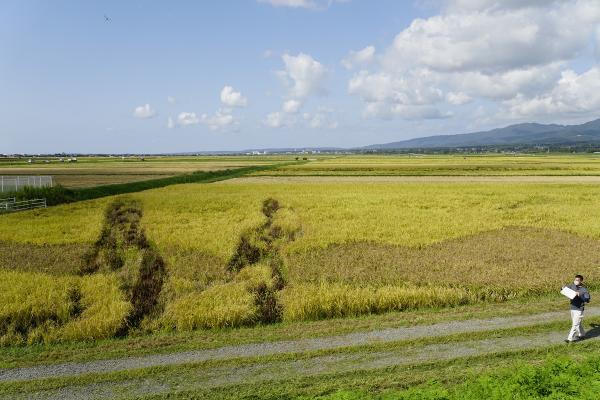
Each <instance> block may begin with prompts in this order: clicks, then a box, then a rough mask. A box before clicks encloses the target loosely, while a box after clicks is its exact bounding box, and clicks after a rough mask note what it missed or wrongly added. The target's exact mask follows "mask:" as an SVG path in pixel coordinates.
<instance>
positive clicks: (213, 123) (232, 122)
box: [202, 109, 238, 131]
mask: <svg viewBox="0 0 600 400" xmlns="http://www.w3.org/2000/svg"><path fill="white" fill-rule="evenodd" d="M202 122H203V123H204V124H205V125H206V126H208V128H209V129H210V130H211V131H216V130H223V129H226V128H229V127H233V126H237V124H238V122H237V120H236V119H235V118H234V116H233V115H232V114H231V109H219V110H217V112H216V113H215V114H214V115H211V116H209V115H206V114H202Z"/></svg>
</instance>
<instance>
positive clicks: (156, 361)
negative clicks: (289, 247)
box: [0, 307, 600, 382]
mask: <svg viewBox="0 0 600 400" xmlns="http://www.w3.org/2000/svg"><path fill="white" fill-rule="evenodd" d="M585 315H586V317H588V318H589V317H596V316H600V307H589V308H588V309H586V311H585ZM568 318H569V314H568V312H567V311H564V312H563V311H558V312H547V313H542V314H533V315H526V316H513V317H499V318H491V319H474V320H466V321H451V322H443V323H438V324H434V325H424V326H414V327H402V328H393V329H385V330H377V331H369V332H359V333H351V334H346V335H338V336H330V337H323V338H314V339H301V340H290V341H279V342H266V343H256V344H247V345H239V346H227V347H221V348H217V349H209V350H197V351H186V352H178V353H170V354H157V355H148V356H141V357H129V358H119V359H111V360H100V361H90V362H81V363H66V364H58V365H44V366H36V367H27V368H13V369H0V382H8V381H23V380H32V379H44V378H53V377H66V376H75V375H81V374H88V373H107V372H116V371H124V370H131V369H139V368H148V367H154V366H169V365H177V364H186V363H198V362H202V361H208V360H223V359H233V358H240V357H258V356H268V355H276V354H290V353H302V352H308V351H316V350H334V349H339V348H343V347H351V346H363V345H369V344H376V343H386V342H397V341H402V340H412V339H420V338H431V337H440V336H447V335H452V334H460V333H470V332H473V333H475V332H483V331H490V330H496V329H509V328H519V327H525V326H533V325H539V324H545V323H550V322H555V321H561V320H562V321H565V324H567V323H568ZM565 335H566V332H562V333H560V334H558V333H557V336H556V337H553V338H552V341H547V342H546V343H545V344H546V345H547V344H552V342H554V341H556V342H558V340H557V339H558V338H559V336H560V339H564V336H565ZM511 340H512V341H511V343H512V342H514V339H511ZM513 344H514V343H513ZM466 345H467V344H465V346H466ZM458 356H460V355H458Z"/></svg>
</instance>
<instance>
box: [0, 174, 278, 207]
mask: <svg viewBox="0 0 600 400" xmlns="http://www.w3.org/2000/svg"><path fill="white" fill-rule="evenodd" d="M277 166H278V165H264V166H252V167H243V168H237V169H225V170H219V171H199V172H194V173H191V174H183V175H176V176H171V177H166V178H157V179H150V180H145V181H136V182H128V183H121V184H112V185H103V186H95V187H89V188H81V189H74V190H71V189H66V188H63V187H62V186H54V187H51V188H30V187H26V188H24V189H22V190H19V191H18V192H13V193H6V195H7V196H8V197H16V198H17V199H18V200H27V199H32V198H40V197H45V198H46V199H47V200H48V205H57V204H63V203H72V202H76V201H82V200H90V199H97V198H100V197H105V196H113V195H118V194H126V193H133V192H140V191H143V190H148V189H155V188H161V187H165V186H170V185H176V184H182V183H210V182H217V181H220V180H224V179H231V178H238V177H240V176H243V175H246V174H249V173H252V172H257V171H262V170H266V169H270V168H276V167H277Z"/></svg>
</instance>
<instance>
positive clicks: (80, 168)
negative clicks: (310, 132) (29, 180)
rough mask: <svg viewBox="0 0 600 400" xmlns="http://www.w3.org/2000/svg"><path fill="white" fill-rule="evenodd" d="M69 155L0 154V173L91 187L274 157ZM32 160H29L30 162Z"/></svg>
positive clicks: (264, 162)
mask: <svg viewBox="0 0 600 400" xmlns="http://www.w3.org/2000/svg"><path fill="white" fill-rule="evenodd" d="M289 158H290V157H287V159H289ZM68 159H69V158H68V157H62V161H61V158H57V157H38V158H30V157H22V158H0V175H4V176H11V175H20V176H27V175H51V176H52V177H53V178H54V181H55V182H56V183H58V184H60V185H62V186H65V187H67V188H81V187H93V186H97V185H108V184H116V183H128V182H136V181H142V180H148V179H156V178H164V177H170V176H174V175H178V174H184V173H191V172H197V171H219V170H223V169H231V168H240V167H247V166H252V165H267V164H270V163H272V162H274V161H277V160H278V158H277V157H274V156H272V157H267V158H261V157H256V156H255V157H210V156H188V157H166V156H146V157H143V161H142V157H132V156H128V157H117V156H115V157H79V158H77V161H76V162H67V161H66V160H68ZM29 160H32V161H33V162H32V163H29Z"/></svg>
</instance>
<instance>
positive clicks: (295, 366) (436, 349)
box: [0, 307, 600, 400]
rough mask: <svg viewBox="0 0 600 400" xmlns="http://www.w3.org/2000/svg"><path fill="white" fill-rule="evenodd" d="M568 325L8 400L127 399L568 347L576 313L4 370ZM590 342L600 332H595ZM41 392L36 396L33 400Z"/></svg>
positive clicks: (16, 376)
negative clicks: (570, 320) (567, 338)
mask: <svg viewBox="0 0 600 400" xmlns="http://www.w3.org/2000/svg"><path fill="white" fill-rule="evenodd" d="M598 316H600V307H590V308H589V309H587V310H586V317H588V318H590V317H598ZM557 321H564V322H565V329H563V330H561V331H552V332H543V333H535V334H527V335H522V334H521V335H519V336H503V337H494V336H493V335H492V336H491V337H490V338H486V339H477V340H468V339H467V340H465V341H460V342H455V343H434V344H425V345H423V346H417V347H414V348H413V347H408V348H406V347H405V348H399V349H394V348H391V349H384V350H377V349H376V350H373V349H369V348H362V349H361V348H360V347H359V348H357V349H356V351H352V352H341V353H337V354H336V353H333V354H325V355H323V354H316V355H313V356H310V355H308V357H307V355H305V356H303V357H301V358H299V359H296V360H289V359H287V360H286V359H283V360H268V359H267V360H260V359H259V360H250V361H249V362H247V363H243V364H242V365H236V366H234V367H227V366H224V365H216V366H214V367H206V368H208V369H206V368H205V369H202V370H201V373H198V375H194V379H192V380H190V379H189V376H187V378H184V377H182V378H178V377H177V375H176V376H175V377H173V378H172V379H170V380H169V382H168V383H165V382H164V381H162V380H159V379H158V378H156V377H140V378H131V379H127V380H124V381H120V382H111V381H105V382H99V383H92V384H85V385H79V386H67V387H64V388H60V389H52V390H47V391H41V392H36V393H31V392H29V393H22V394H21V396H22V397H19V396H20V395H18V394H12V395H11V396H10V397H0V398H11V399H18V398H36V399H37V398H39V399H63V400H65V399H77V398H87V399H95V398H119V396H122V395H123V396H125V395H127V396H143V395H150V394H161V393H170V392H173V391H179V390H197V389H207V388H211V387H219V386H228V385H234V384H241V383H255V382H261V381H267V380H271V381H272V380H283V379H289V378H297V377H301V376H313V375H321V374H327V373H334V372H335V373H339V372H351V371H356V370H363V369H377V368H386V367H393V366H401V365H409V364H420V363H427V362H436V361H444V360H451V359H454V358H460V357H472V356H479V355H487V354H492V353H497V352H512V351H522V350H526V349H539V348H544V347H548V346H553V345H557V344H561V343H562V341H563V340H564V338H565V335H566V333H567V332H566V329H567V327H568V312H566V311H564V312H563V311H559V312H547V313H541V314H532V315H525V316H513V317H498V318H490V319H473V320H466V321H451V322H444V323H438V324H433V325H425V326H414V327H402V328H393V329H385V330H376V331H369V332H358V333H351V334H345V335H338V336H331V337H324V338H312V339H302V340H292V341H278V342H271V343H268V342H267V343H256V344H248V345H239V346H227V347H222V348H217V349H209V350H198V351H186V352H178V353H171V354H159V355H149V356H142V357H130V358H120V359H111V360H101V361H91V362H82V363H66V364H60V365H45V366H35V367H28V368H14V369H3V370H0V382H6V383H8V382H16V381H29V380H35V379H46V378H53V377H54V378H56V377H76V376H79V375H83V374H102V373H110V372H118V371H126V370H135V369H141V368H149V367H158V366H160V367H165V366H177V365H181V364H191V363H201V362H204V361H212V360H233V359H238V358H251V357H261V356H274V355H284V354H301V353H305V352H312V351H319V350H336V349H342V348H347V347H357V346H366V345H374V344H385V343H393V342H399V341H406V340H417V339H426V338H436V337H443V336H448V335H453V334H469V333H480V332H485V331H494V330H500V329H512V328H520V327H529V326H535V325H542V324H548V323H553V322H557ZM596 330H597V328H595V329H594V333H593V335H592V337H591V338H590V339H589V340H597V337H598V336H600V335H598V334H597V332H595V331H596ZM32 396H33V397H32Z"/></svg>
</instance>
